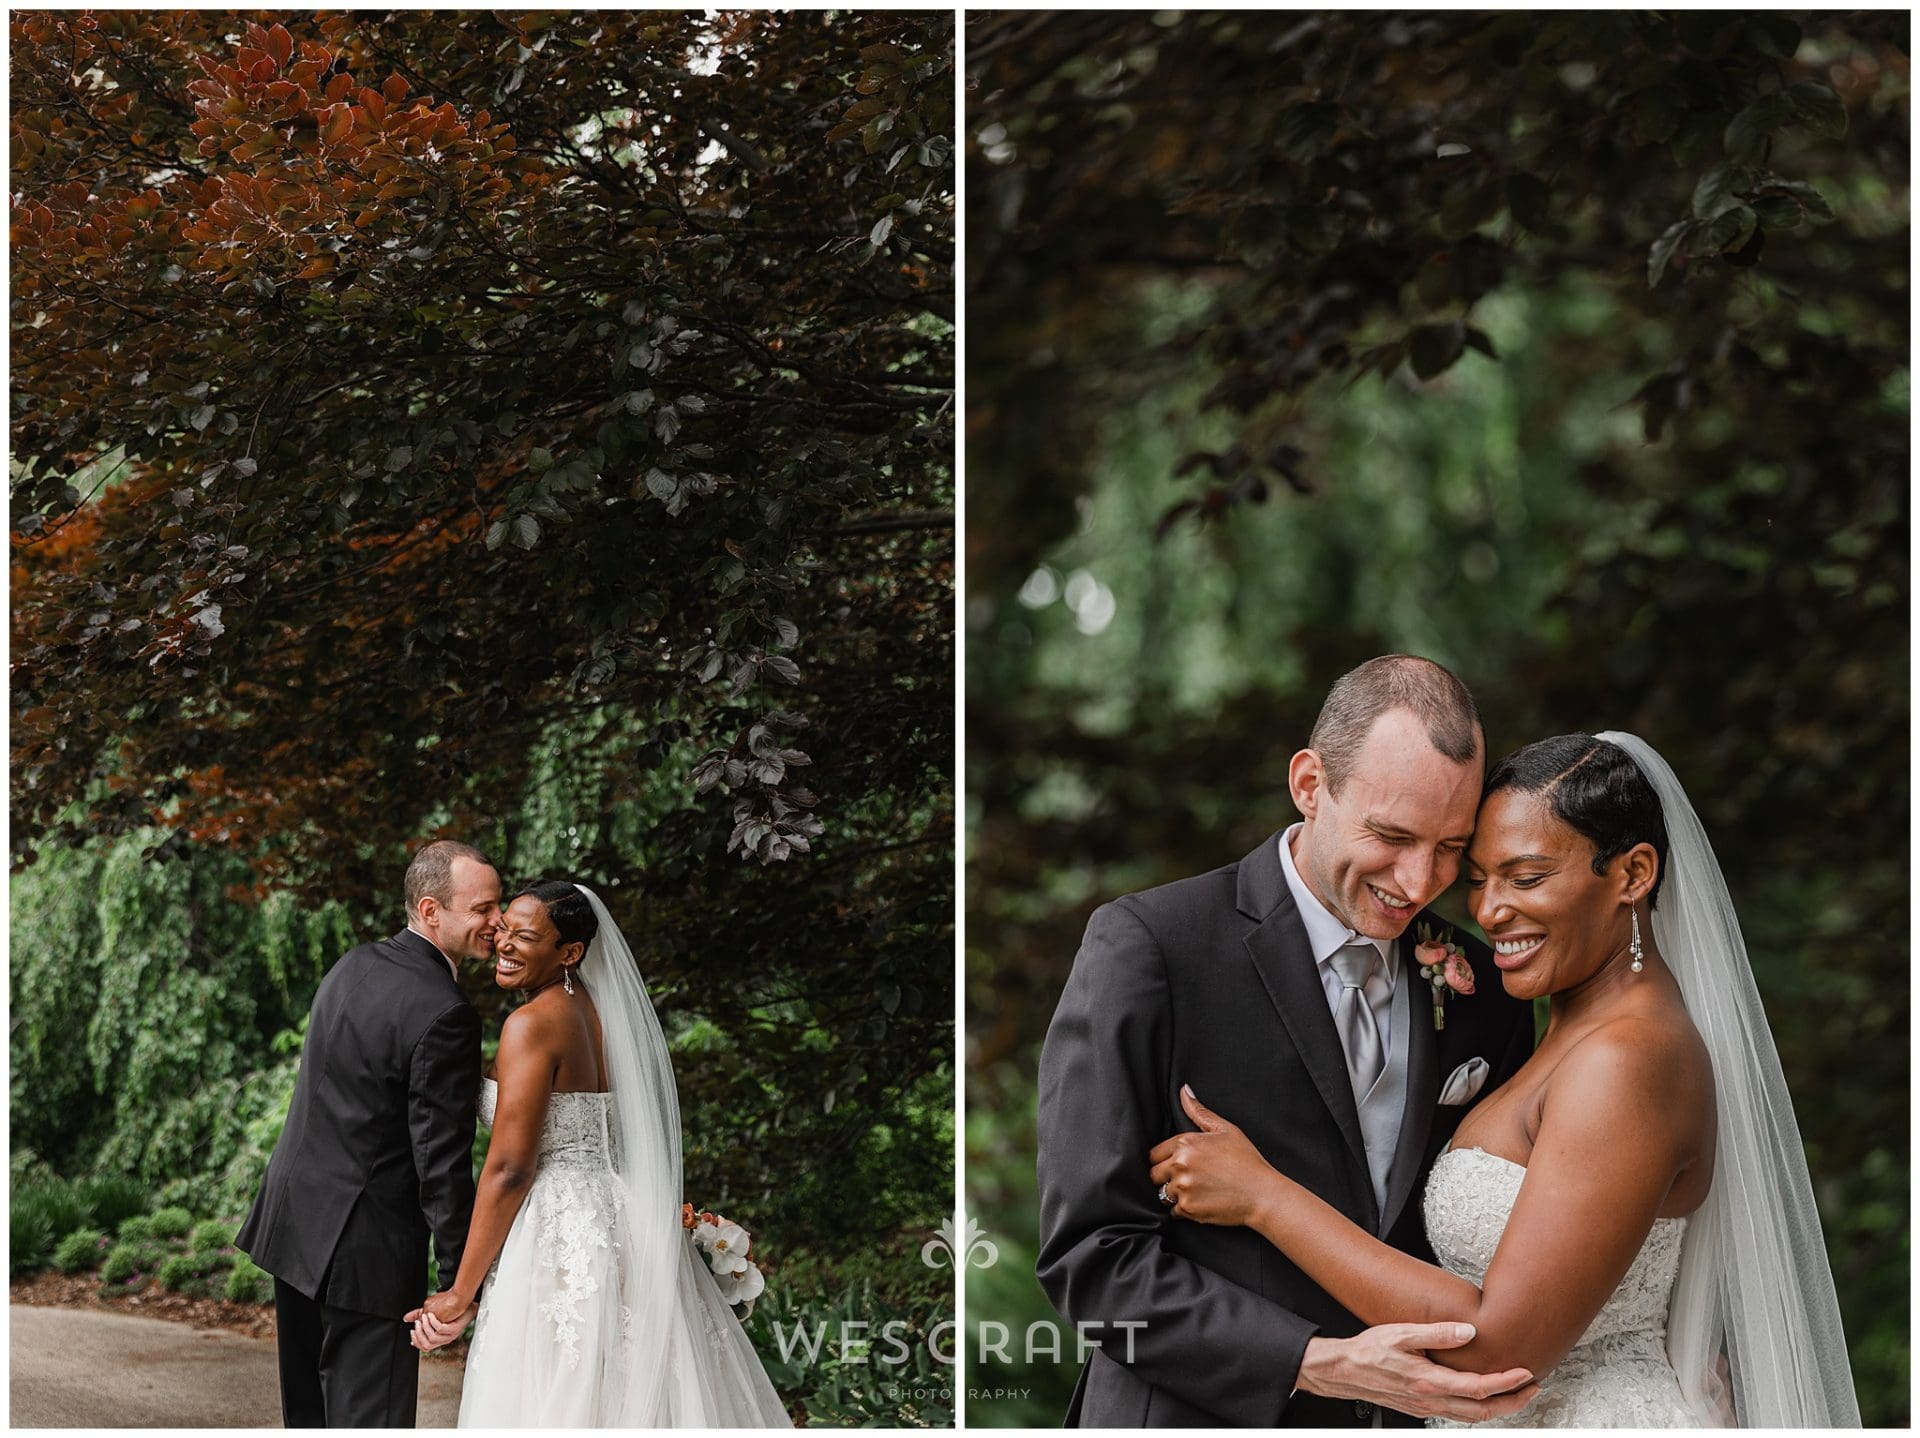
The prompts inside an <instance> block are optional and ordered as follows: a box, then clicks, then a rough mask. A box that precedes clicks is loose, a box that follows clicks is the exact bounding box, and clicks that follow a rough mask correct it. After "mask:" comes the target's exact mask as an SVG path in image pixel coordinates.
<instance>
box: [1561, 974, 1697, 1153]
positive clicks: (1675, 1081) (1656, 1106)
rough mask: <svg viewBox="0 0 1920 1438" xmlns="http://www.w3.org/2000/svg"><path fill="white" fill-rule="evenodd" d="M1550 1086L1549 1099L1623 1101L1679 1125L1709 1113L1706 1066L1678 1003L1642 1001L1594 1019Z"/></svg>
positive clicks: (1654, 1117) (1685, 1125)
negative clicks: (1640, 1004) (1614, 1014)
mask: <svg viewBox="0 0 1920 1438" xmlns="http://www.w3.org/2000/svg"><path fill="white" fill-rule="evenodd" d="M1553 1089H1554V1092H1553V1094H1552V1096H1551V1097H1552V1098H1553V1099H1561V1100H1570V1101H1572V1102H1575V1103H1586V1102H1601V1103H1606V1104H1609V1105H1613V1106H1616V1108H1618V1107H1620V1106H1628V1107H1631V1108H1633V1109H1636V1110H1639V1111H1640V1113H1641V1115H1642V1116H1644V1117H1646V1118H1648V1119H1649V1120H1652V1121H1654V1122H1656V1123H1659V1124H1661V1125H1662V1126H1672V1127H1675V1128H1678V1129H1682V1130H1686V1129H1691V1128H1694V1127H1695V1126H1696V1122H1697V1120H1699V1119H1700V1118H1701V1117H1702V1116H1705V1117H1706V1118H1707V1119H1708V1120H1709V1121H1711V1116H1712V1113H1713V1065H1712V1063H1711V1061H1710V1060H1709V1059H1708V1057H1707V1046H1706V1044H1705V1043H1704V1042H1703V1041H1702V1040H1701V1037H1700V1032H1699V1030H1698V1029H1696V1028H1695V1027H1694V1026H1693V1021H1692V1020H1691V1019H1690V1018H1688V1017H1687V1014H1686V1011H1685V1009H1684V1008H1677V1007H1676V1008H1673V1009H1668V1008H1667V1007H1664V1006H1654V1005H1649V1006H1647V1007H1644V1008H1638V1009H1634V1010H1631V1011H1629V1012H1626V1013H1622V1014H1620V1015H1619V1016H1617V1017H1614V1018H1610V1019H1608V1020H1607V1021H1606V1022H1605V1023H1601V1024H1596V1025H1595V1026H1594V1029H1593V1031H1592V1032H1591V1033H1589V1034H1586V1035H1584V1036H1583V1037H1582V1038H1581V1039H1580V1041H1579V1042H1578V1043H1577V1044H1575V1045H1574V1046H1573V1048H1572V1049H1571V1050H1569V1052H1568V1053H1567V1056H1566V1058H1565V1060H1564V1061H1563V1062H1562V1063H1561V1064H1560V1065H1559V1067H1558V1068H1556V1069H1555V1070H1554V1074H1553ZM1549 1101H1551V1099H1550V1100H1549Z"/></svg>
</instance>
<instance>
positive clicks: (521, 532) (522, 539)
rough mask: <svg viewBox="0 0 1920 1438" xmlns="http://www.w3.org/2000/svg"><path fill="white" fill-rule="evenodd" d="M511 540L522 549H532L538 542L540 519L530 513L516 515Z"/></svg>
mask: <svg viewBox="0 0 1920 1438" xmlns="http://www.w3.org/2000/svg"><path fill="white" fill-rule="evenodd" d="M513 542H514V543H515V544H517V545H519V546H520V547H521V548H522V549H532V548H533V547H534V545H536V544H538V543H539V542H540V521H539V520H537V519H535V518H534V517H533V516H532V515H531V514H522V515H517V516H515V518H514V521H513Z"/></svg>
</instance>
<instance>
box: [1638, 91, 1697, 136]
mask: <svg viewBox="0 0 1920 1438" xmlns="http://www.w3.org/2000/svg"><path fill="white" fill-rule="evenodd" d="M1624 108H1625V112H1626V118H1627V129H1628V131H1629V132H1630V133H1631V134H1632V136H1633V138H1634V139H1636V140H1638V141H1639V142H1640V143H1641V144H1643V145H1664V144H1665V143H1666V142H1667V141H1669V140H1671V139H1672V138H1673V137H1674V135H1675V134H1676V133H1678V131H1679V129H1680V121H1681V120H1682V119H1684V118H1685V117H1686V113H1687V97H1686V96H1685V95H1684V94H1682V93H1681V92H1680V91H1679V90H1678V89H1676V88H1675V87H1673V86H1671V85H1656V86H1654V87H1653V88H1652V89H1649V90H1641V91H1639V92H1638V93H1636V94H1634V95H1632V96H1629V97H1628V99H1627V103H1626V106H1625V107H1624Z"/></svg>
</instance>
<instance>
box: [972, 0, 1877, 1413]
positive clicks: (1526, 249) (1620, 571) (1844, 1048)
mask: <svg viewBox="0 0 1920 1438" xmlns="http://www.w3.org/2000/svg"><path fill="white" fill-rule="evenodd" d="M1907 23H1908V21H1907V17H1906V16H1905V14H1903V13H1895V12H1831V11H1826V12H1809V13H1802V12H1793V13H1791V14H1776V13H1769V14H1765V15H1754V14H1736V13H1733V12H1723V11H1714V12H1700V13H1684V12H1639V11H1635V12H1625V11H1618V12H1603V13H1585V12H1583V13H1576V12H1565V13H1558V12H1556V13H1554V14H1550V15H1547V14H1534V13H1521V12H1498V13H1492V12H1479V13H1475V12H1446V13H1440V12H1419V13H1410V12H1377V11H1375V12H1330V11H1287V12H1278V13H1264V14H1256V13H1251V12H1234V13H1205V12H1183V13H1175V12H1128V13H1125V14H1099V13H1092V12H1071V13H1068V12H1059V13H1047V14H1040V13H1024V12H1023V13H1014V12H1006V13H997V14H981V15H976V16H974V17H971V18H970V20H969V41H968V46H967V67H968V77H967V78H968V82H969V95H970V97H971V99H970V101H969V106H968V114H967V147H968V153H967V164H968V189H967V195H968V208H969V212H970V223H969V227H968V236H967V240H968V263H967V270H966V277H967V289H968V294H967V314H968V339H967V356H968V390H967V393H968V407H969V413H968V419H967V424H968V430H967V432H968V437H969V442H968V447H967V465H968V474H967V510H968V513H967V544H968V570H967V572H968V577H969V593H968V595H967V608H966V615H967V624H968V644H967V663H968V696H967V697H968V720H967V736H968V751H969V753H968V815H969V839H968V855H969V860H968V875H967V894H968V910H969V912H968V923H967V929H966V934H967V947H968V951H969V952H968V968H967V973H968V1003H967V1016H968V1017H967V1033H968V1050H969V1054H968V1062H969V1080H968V1094H969V1108H970V1113H969V1117H968V1175H969V1177H968V1184H969V1203H970V1206H971V1207H972V1208H973V1210H974V1211H975V1212H976V1213H978V1214H979V1215H980V1216H981V1217H982V1219H983V1220H984V1221H986V1222H987V1224H988V1226H989V1228H990V1230H991V1231H992V1232H993V1235H994V1238H995V1240H996V1242H998V1243H999V1245H1000V1249H1001V1262H1000V1264H998V1265H996V1267H995V1268H994V1269H992V1270H990V1271H984V1272H982V1273H978V1274H975V1275H971V1276H970V1280H969V1281H970V1284H971V1285H973V1286H972V1287H971V1288H970V1295H971V1297H970V1307H969V1312H970V1313H974V1314H977V1315H982V1316H989V1317H994V1318H999V1319H1001V1320H1002V1321H1006V1322H1008V1323H1009V1324H1010V1325H1013V1324H1017V1323H1019V1322H1022V1321H1024V1320H1027V1319H1029V1318H1039V1317H1042V1316H1045V1315H1046V1313H1047V1308H1046V1305H1045V1300H1044V1298H1043V1297H1042V1296H1041V1295H1040V1294H1039V1291H1038V1289H1037V1287H1036V1286H1035V1285H1034V1284H1033V1283H1032V1282H1031V1280H1030V1278H1028V1277H1027V1276H1026V1275H1027V1273H1028V1272H1029V1271H1030V1270H1029V1268H1028V1267H1023V1264H1022V1245H1029V1244H1031V1241H1032V1231H1033V1208H1032V1205H1033V1194H1032V1167H1031V1163H1032V1148H1031V1145H1032V1141H1033V1138H1032V1104H1033V1086H1032V1076H1033V1071H1034V1065H1035V1060H1036V1057H1037V1052H1038V1048H1039V1045H1040V1042H1041V1040H1042V1038H1043V1036H1044V1033H1045V1028H1046V1024H1047V1020H1048V1017H1049V1015H1050V1014H1051V1012H1052V1009H1053V1006H1054V1003H1055V1001H1056V1000H1057V997H1058V994H1059V990H1060V986H1061V984H1062V983H1063V982H1064V980H1065V976H1066V973H1067V970H1068V967H1069V965H1070V963H1071V961H1072V957H1073V953H1074V949H1075V946H1076V943H1077V941H1078V939H1079V937H1080V934H1081V931H1082V929H1083V928H1084V925H1085V922H1086V917H1087V914H1088V912H1089V911H1090V910H1091V909H1092V908H1093V907H1094V906H1095V905H1096V904H1098V903H1100V902H1102V901H1104V900H1106V899H1110V898H1112V897H1114V896H1116V895H1118V894H1121V893H1125V892H1127V891H1129V890H1134V889H1140V888H1145V887H1147V886H1149V885H1152V884H1156V883H1160V882H1165V881H1167V880H1170V879H1174V878H1178V877H1181V876H1183V875H1186V874H1193V873H1199V872H1204V871H1206V870H1208V869H1211V868H1213V867H1215V866H1217V865H1219V864H1222V863H1227V862H1231V861H1232V860H1234V859H1236V858H1238V857H1239V856H1241V855H1242V854H1244V853H1246V852H1248V851H1249V850H1251V849H1252V848H1253V847H1254V846H1255V845H1256V844H1257V843H1259V842H1260V841H1261V840H1262V839H1264V838H1265V837H1266V836H1267V835H1268V834H1270V833H1272V832H1273V831H1274V830H1275V829H1277V828H1280V827H1282V826H1284V825H1285V824H1286V823H1288V822H1290V821H1291V819H1292V817H1293V815H1292V811H1291V806H1290V804H1289V803H1288V800H1287V789H1286V763H1287V759H1288V757H1289V756H1290V755H1291V753H1292V752H1293V751H1294V749H1296V748H1297V747H1299V746H1300V745H1302V744H1304V742H1305V739H1306V736H1307V734H1308V732H1309V730H1310V728H1311V725H1312V723H1313V719H1314V716H1315V713H1316V712H1317V710H1318V707H1319V704H1320V702H1321V700H1322V699H1323V698H1324V696H1325V693H1326V690H1327V687H1328V685H1330V684H1331V683H1332V681H1333V680H1334V679H1335V678H1336V677H1337V676H1338V675H1340V674H1341V673H1343V672H1344V671H1345V670H1347V669H1348V668H1350V667H1352V666H1353V665H1354V664H1356V663H1358V662H1360V661H1361V660H1364V659H1366V658H1369V657H1371V656H1372V655H1375V654H1380V653H1387V652H1394V651H1413V652H1419V653H1425V654H1429V655H1431V656H1432V657H1434V658H1436V659H1439V660H1441V661H1442V662H1444V663H1447V664H1448V665H1449V666H1450V667H1452V668H1453V669H1454V670H1455V671H1456V672H1457V673H1458V674H1460V675H1461V677H1462V678H1463V679H1464V680H1466V682H1467V683H1468V685H1469V686H1470V687H1471V688H1472V689H1473V691H1474V693H1475V696H1476V698H1477V700H1478V702H1479V704H1480V707H1481V710H1482V713H1483V714H1484V716H1485V717H1486V721H1487V726H1488V735H1489V742H1490V746H1491V749H1492V752H1493V754H1494V755H1495V756H1496V757H1497V756H1498V755H1500V754H1502V753H1505V752H1507V751H1509V750H1511V749H1513V748H1515V747H1517V746H1518V745H1520V744H1522V743H1525V742H1528V741H1530V740H1533V739H1538V738H1542V737H1545V736H1546V735H1549V734H1556V733H1566V732H1570V731H1574V730H1586V731H1589V732H1591V731H1593V730H1598V729H1607V728H1621V729H1627V730H1630V731H1633V732H1636V733H1639V734H1641V735H1643V736H1645V737H1646V738H1647V739H1648V740H1649V741H1651V742H1652V743H1653V744H1655V746H1656V747H1658V748H1659V749H1660V750H1661V751H1662V753H1663V754H1665V755H1666V757H1667V758H1668V759H1669V760H1670V761H1671V762H1672V764H1673V765H1674V768H1675V770H1676V772H1677V773H1678V774H1679V775H1680V777H1681V779H1682V780H1683V782H1685V783H1686V785H1687V786H1688V789H1689V792H1690V794H1691V795H1692V796H1693V798H1694V801H1695V803H1696V805H1697V806H1698V808H1699V810H1700V813H1701V816H1702V819H1703V821H1704V822H1705V824H1706V827H1707V829H1708V832H1709V833H1710V834H1711V835H1712V837H1713V841H1714V844H1715V848H1716V852H1717V853H1718V855H1719V857H1720V859H1721V862H1722V864H1723V867H1724V868H1725V870H1726V873H1727V877H1728V881H1729V884H1730V886H1731V888H1732V890H1733V894H1734V898H1735V901H1736V904H1737V906H1738V908H1739V912H1740V916H1741V921H1742V924H1743V927H1744V929H1745V932H1746V937H1747V942H1748V948H1749V953H1750V957H1751V958H1752V961H1753V964H1754V968H1755V973H1756V977H1757V979H1758V981H1759V984H1760V988H1761V992H1762V994H1763V996H1764V998H1765V1000H1766V1002H1767V1005H1768V1010H1769V1015H1770V1018H1771V1020H1772V1023H1773V1026H1774V1032H1775V1036H1776V1039H1777V1041H1778V1044H1779V1047H1780V1050H1781V1055H1782V1060H1783V1064H1784V1066H1785V1068H1786V1071H1787V1077H1788V1080H1789V1083H1790V1085H1791V1088H1792V1091H1793V1094H1794V1096H1795V1100H1796V1104H1797V1105H1798V1108H1799V1113H1800V1120H1801V1127H1802V1134H1803V1137H1804V1138H1805V1140H1806V1142H1807V1145H1808V1152H1809V1163H1810V1166H1811V1168H1812V1170H1813V1173H1814V1176H1815V1184H1816V1188H1817V1190H1818V1193H1819V1197H1820V1202H1821V1209H1822V1216H1823V1219H1824V1221H1825V1224H1826V1229H1827V1235H1828V1240H1829V1251H1830V1255H1831V1257H1832V1259H1833V1264H1834V1270H1835V1274H1836V1278H1837V1281H1838V1284H1839V1287H1840V1293H1841V1301H1842V1308H1843V1316H1844V1318H1845V1321H1846V1325H1847V1331H1848V1337H1849V1340H1850V1346H1851V1348H1852V1354H1853V1360H1854V1368H1855V1375H1856V1379H1857V1382H1858V1385H1859V1389H1860V1394H1861V1400H1862V1406H1863V1409H1864V1410H1865V1411H1866V1413H1867V1415H1868V1421H1869V1422H1878V1423H1894V1424H1898V1423H1901V1422H1904V1421H1905V1417H1906V1412H1907V1372H1908V1352H1907V1345H1908V1335H1907V1329H1906V1313H1907V1259H1906V1251H1907V1235H1906V1231H1905V1230H1906V1223H1905V1219H1904V1217H1903V1210H1904V1205H1905V1199H1904V1197H1903V1195H1904V1192H1905V1184H1906V1174H1907V1166H1908V1152H1907V1113H1906V1104H1905V1095H1906V1092H1907V1089H1908V1083H1909V1075H1908V1059H1907V1054H1908V1020H1907V1007H1908V994H1909V977H1908V971H1907V965H1906V960H1905V951H1906V942H1905V935H1906V933H1907V928H1908V925H1907V911H1906V903H1907V890H1908V882H1909V872H1908V843H1907V824H1908V794H1909V776H1908V772H1907V729H1908V709H1907V703H1906V693H1907V680H1908V660H1907V655H1908V646H1909V634H1908V626H1907V613H1908V602H1909V573H1908V559H1907V532H1908V525H1909V521H1910V502H1909V479H1908V426H1909V406H1908V382H1909V377H1908V341H1909V335H1908V325H1907V315H1908V288H1907V286H1908V252H1909V233H1908V228H1909V227H1908V221H1907V174H1908V119H1907V110H1908V89H1907V60H1906V30H1907ZM1446 902H1447V905H1448V913H1449V917H1450V918H1456V919H1458V920H1459V921H1460V922H1463V923H1464V922H1465V920H1466V910H1465V905H1464V904H1463V903H1462V902H1461V901H1460V897H1459V895H1458V893H1457V892H1456V893H1455V894H1454V895H1451V896H1449V898H1448V899H1447V901H1446ZM1028 1253H1029V1254H1030V1249H1029V1250H1028ZM1073 1367H1074V1365H1072V1364H1070V1363H1069V1364H1064V1365H1060V1366H1058V1367H1057V1368H1056V1367H1053V1366H1049V1365H1047V1364H1044V1363H1041V1364H1036V1365H1034V1366H1032V1367H1030V1368H1029V1367H1023V1366H1022V1365H1020V1364H1018V1363H1013V1364H988V1365H987V1368H988V1376H987V1377H986V1378H984V1379H983V1380H981V1381H984V1382H989V1383H992V1384H994V1385H995V1386H999V1387H1003V1388H1006V1389H1009V1390H1015V1391H1017V1390H1020V1389H1026V1390H1028V1393H1029V1397H1028V1398H1027V1400H1026V1401H1025V1402H1024V1403H1019V1402H1009V1403H1002V1404H999V1405H984V1404H976V1405H975V1406H974V1407H973V1409H971V1410H970V1421H976V1422H994V1421H999V1422H1025V1423H1045V1422H1055V1421H1058V1415H1059V1412H1060V1411H1061V1408H1062V1407H1063V1405H1064V1403H1065V1401H1066V1398H1067V1395H1068V1392H1069V1391H1070V1386H1071V1378H1072V1369H1073Z"/></svg>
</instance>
